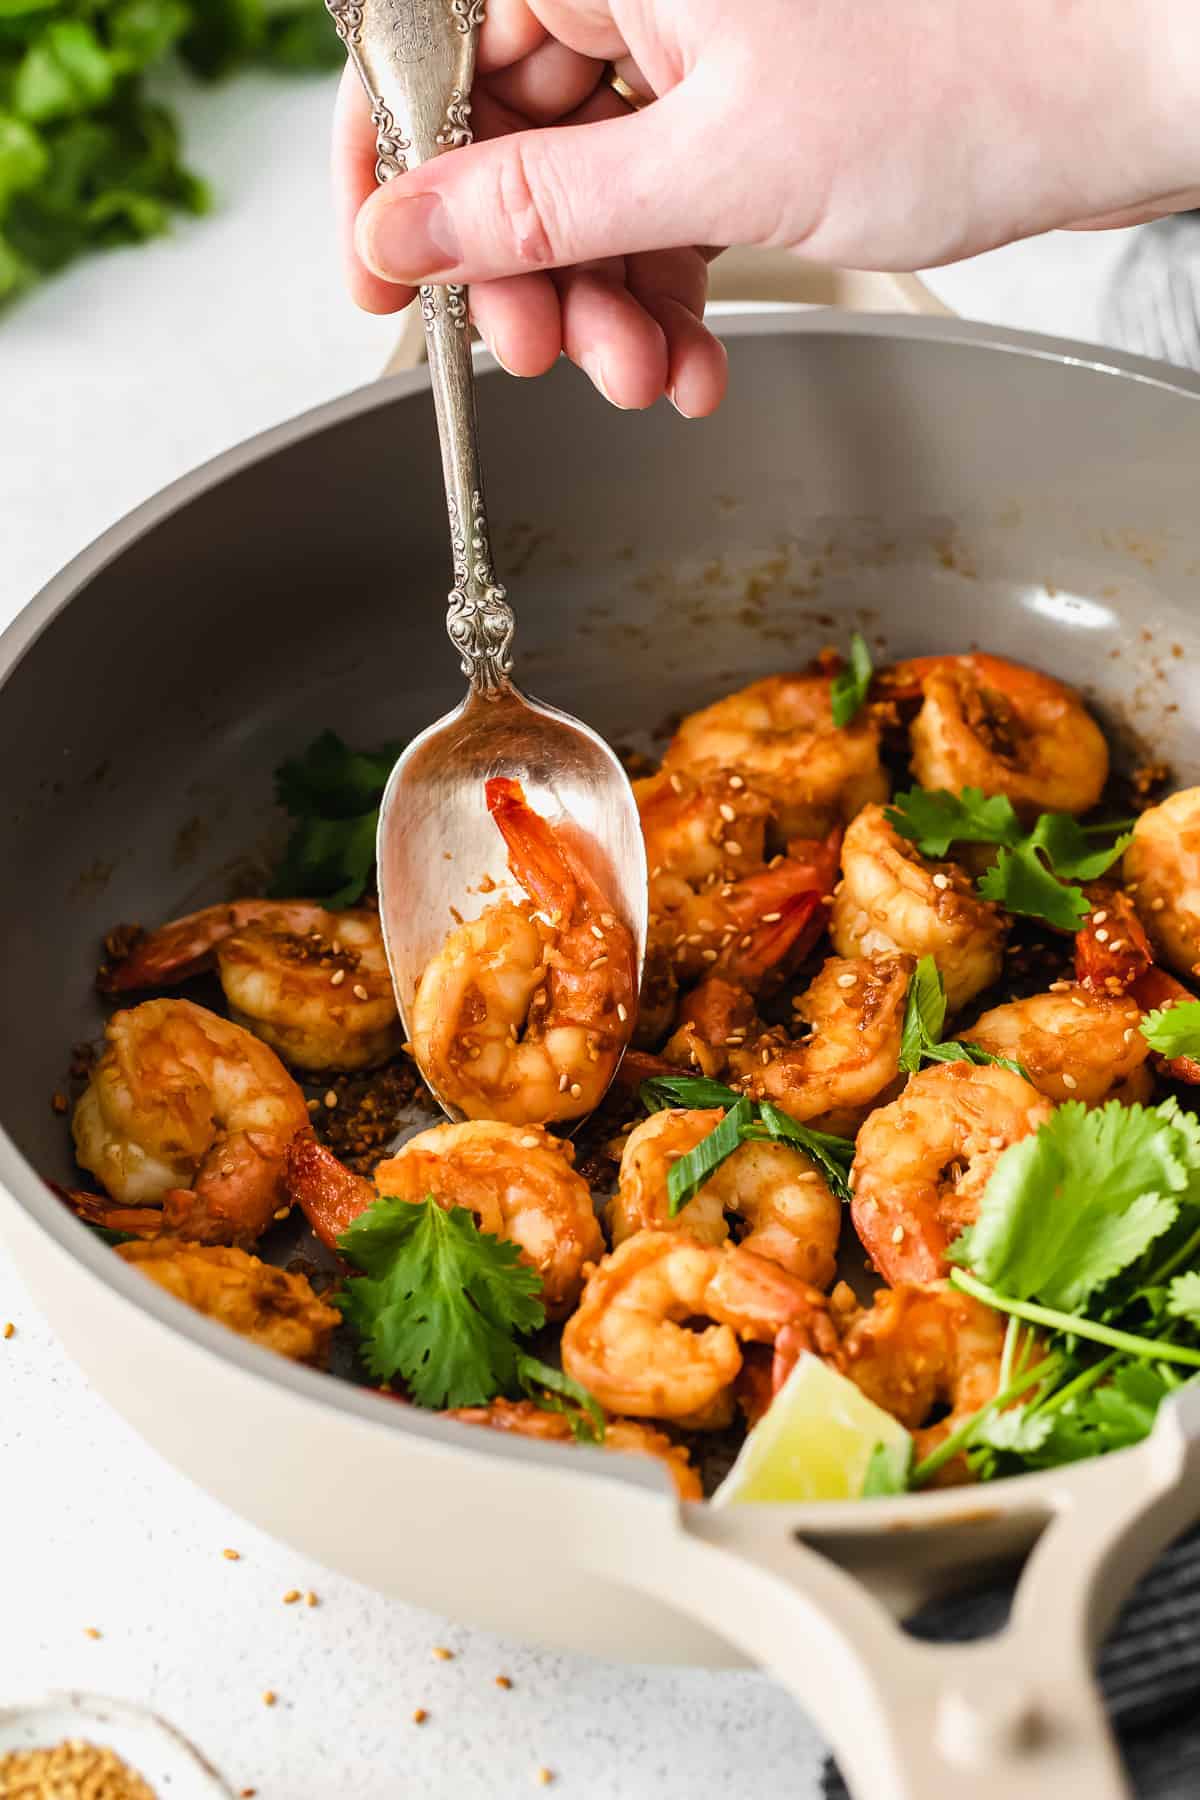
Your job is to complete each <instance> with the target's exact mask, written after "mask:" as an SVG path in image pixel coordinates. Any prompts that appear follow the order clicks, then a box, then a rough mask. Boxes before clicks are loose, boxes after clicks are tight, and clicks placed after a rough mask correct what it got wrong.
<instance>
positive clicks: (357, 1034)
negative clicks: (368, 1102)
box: [101, 900, 404, 1069]
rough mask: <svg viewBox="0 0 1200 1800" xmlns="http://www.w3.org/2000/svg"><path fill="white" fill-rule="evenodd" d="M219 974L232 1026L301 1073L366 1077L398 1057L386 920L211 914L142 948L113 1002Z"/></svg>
mask: <svg viewBox="0 0 1200 1800" xmlns="http://www.w3.org/2000/svg"><path fill="white" fill-rule="evenodd" d="M213 964H215V966H216V970H217V975H218V977H219V979H220V982H221V986H222V988H223V989H224V992H225V998H226V1000H227V1001H228V1002H229V1014H230V1017H231V1018H232V1019H233V1020H234V1021H235V1022H236V1023H237V1024H239V1025H244V1026H245V1027H246V1029H247V1031H252V1032H253V1033H254V1035H255V1037H260V1038H262V1039H263V1041H264V1042H265V1043H268V1044H270V1045H271V1047H272V1049H274V1050H278V1052H279V1054H280V1056H282V1057H283V1058H284V1059H285V1061H287V1062H289V1063H290V1064H291V1065H292V1066H293V1068H297V1069H366V1068H370V1067H372V1066H373V1065H374V1064H375V1063H380V1062H386V1061H387V1059H388V1057H390V1056H394V1055H395V1054H396V1053H397V1051H398V1050H399V1049H400V1046H401V1043H402V1042H403V1038H404V1033H403V1030H402V1028H401V1025H400V1018H399V1014H398V1013H397V1011H396V1002H395V999H394V997H393V994H392V979H391V976H390V975H389V974H388V966H387V957H386V956H385V954H384V949H383V934H382V932H381V930H380V926H379V914H378V913H376V912H373V911H371V910H369V909H368V908H366V907H359V908H355V909H352V910H347V911H346V912H327V911H326V910H325V908H324V907H323V906H316V905H314V904H311V903H310V902H309V901H307V900H234V901H231V902H230V904H229V905H227V906H207V907H205V908H204V910H203V912H197V913H190V914H189V915H188V916H187V918H184V919H176V920H175V921H174V922H173V923H172V924H170V925H163V926H161V927H160V928H159V930H157V931H152V932H150V933H148V935H147V936H145V937H143V938H140V939H138V940H137V941H136V942H135V943H134V945H133V947H132V949H131V951H130V952H129V954H128V955H127V956H125V957H123V958H122V959H121V960H120V961H119V962H117V963H116V964H115V965H114V966H113V967H111V968H109V969H107V970H106V971H105V972H104V974H103V975H102V977H101V986H102V987H103V988H104V989H105V990H106V992H108V993H113V994H121V993H128V992H129V991H131V990H132V989H135V988H151V987H172V986H174V984H175V983H176V982H180V981H185V980H187V978H188V977H189V976H191V975H196V974H198V973H199V972H200V971H201V970H202V969H206V968H208V967H210V966H211V965H213Z"/></svg>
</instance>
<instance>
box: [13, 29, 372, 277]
mask: <svg viewBox="0 0 1200 1800" xmlns="http://www.w3.org/2000/svg"><path fill="white" fill-rule="evenodd" d="M173 56H177V57H178V58H180V59H181V60H182V62H183V63H184V65H185V66H186V67H187V68H188V69H190V70H191V72H192V73H193V74H194V75H196V76H197V77H198V78H200V79H201V80H208V81H211V80H218V79H220V78H222V77H224V76H227V75H230V74H232V73H234V72H235V71H236V70H238V69H240V68H242V67H244V66H245V65H247V64H249V63H260V64H269V65H274V66H275V67H277V68H283V69H316V68H330V69H334V68H337V67H339V66H340V65H341V62H342V60H343V51H342V46H341V43H340V42H339V40H338V38H337V36H336V34H335V32H334V30H333V26H332V24H331V22H330V20H329V17H328V15H327V13H326V11H325V7H324V4H323V0H0V306H2V305H3V304H4V302H5V301H7V300H11V299H12V298H13V297H15V296H16V295H18V294H19V293H21V292H22V291H23V290H24V289H26V288H27V287H29V286H30V285H31V284H32V283H33V282H35V281H38V280H39V279H40V278H41V277H42V276H45V275H49V274H52V273H53V272H54V271H55V270H57V269H61V268H63V267H64V266H65V265H66V264H67V263H69V262H70V261H72V259H73V258H74V257H77V256H80V255H82V254H84V253H85V252H86V251H88V250H92V249H98V248H101V247H103V246H106V245H110V244H128V243H136V242H139V241H141V240H142V239H145V238H150V237H155V236H157V235H158V234H159V233H160V232H163V231H165V230H166V229H167V228H168V225H169V223H170V219H171V214H172V213H173V212H178V211H182V212H190V213H200V212H204V211H205V210H206V209H207V207H208V205H209V193H208V189H207V187H206V186H205V184H204V181H203V180H202V179H201V178H200V177H199V176H198V175H196V174H193V172H192V171H191V170H190V169H188V168H187V167H186V165H185V164H184V162H183V160H182V156H181V149H180V139H179V130H178V127H177V124H176V121H175V119H174V117H173V116H172V114H171V112H170V111H169V109H168V108H167V107H165V106H163V105H161V104H159V103H158V102H157V101H155V100H154V99H152V98H151V97H150V96H149V94H148V92H147V83H146V75H147V72H148V71H151V70H153V69H154V68H155V66H156V65H158V64H160V63H163V62H164V61H165V60H166V59H168V58H170V57H173Z"/></svg>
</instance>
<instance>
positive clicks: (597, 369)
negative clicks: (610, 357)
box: [579, 351, 630, 412]
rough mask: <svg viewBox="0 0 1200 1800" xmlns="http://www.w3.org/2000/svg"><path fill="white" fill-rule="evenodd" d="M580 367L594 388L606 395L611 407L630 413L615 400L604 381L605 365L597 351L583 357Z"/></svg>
mask: <svg viewBox="0 0 1200 1800" xmlns="http://www.w3.org/2000/svg"><path fill="white" fill-rule="evenodd" d="M579 366H580V368H581V369H582V370H583V372H584V374H585V375H586V376H587V378H588V380H589V381H590V382H591V383H592V386H593V387H595V388H597V389H598V390H599V392H600V393H602V394H603V395H604V398H605V399H606V400H607V401H608V404H609V405H610V406H615V407H616V409H617V411H618V412H629V411H630V408H629V407H628V406H622V405H621V402H620V401H619V400H614V399H613V397H612V395H611V393H610V392H609V389H608V383H607V382H606V381H605V379H604V364H603V362H602V361H601V360H600V358H599V357H598V356H597V355H596V353H595V351H589V352H588V354H587V355H586V356H581V357H580V359H579Z"/></svg>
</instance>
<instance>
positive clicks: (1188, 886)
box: [1121, 787, 1200, 975]
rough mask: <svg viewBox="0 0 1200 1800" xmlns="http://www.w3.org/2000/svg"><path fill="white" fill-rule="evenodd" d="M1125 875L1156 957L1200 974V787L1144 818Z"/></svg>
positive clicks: (1185, 790)
mask: <svg viewBox="0 0 1200 1800" xmlns="http://www.w3.org/2000/svg"><path fill="white" fill-rule="evenodd" d="M1121 872H1122V874H1123V876H1124V878H1125V880H1126V881H1127V882H1128V884H1129V887H1130V889H1131V891H1133V892H1134V894H1135V898H1136V904H1137V910H1138V917H1139V918H1140V919H1141V921H1142V923H1143V925H1144V926H1145V927H1146V930H1147V931H1148V932H1149V934H1150V941H1151V943H1152V944H1153V945H1154V949H1155V951H1156V953H1157V954H1158V956H1159V957H1160V958H1161V959H1162V961H1163V962H1165V963H1168V964H1169V965H1170V967H1171V968H1173V969H1174V970H1175V971H1176V973H1177V974H1179V975H1195V974H1198V973H1200V787H1192V788H1181V789H1180V791H1179V793H1177V794H1171V795H1169V796H1168V798H1167V799H1165V800H1164V801H1163V802H1162V804H1161V805H1159V806H1152V807H1151V808H1150V809H1149V811H1148V812H1144V813H1143V814H1142V816H1141V818H1140V819H1139V820H1138V822H1137V824H1136V825H1135V826H1134V828H1133V842H1132V843H1131V844H1130V846H1129V848H1128V849H1127V850H1126V852H1125V858H1124V862H1123V863H1122V868H1121Z"/></svg>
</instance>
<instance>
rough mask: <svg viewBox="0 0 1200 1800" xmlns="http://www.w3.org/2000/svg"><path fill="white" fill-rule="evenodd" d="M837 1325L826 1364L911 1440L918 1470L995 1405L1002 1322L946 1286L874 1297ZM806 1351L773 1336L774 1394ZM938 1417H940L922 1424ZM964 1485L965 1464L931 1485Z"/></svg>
mask: <svg viewBox="0 0 1200 1800" xmlns="http://www.w3.org/2000/svg"><path fill="white" fill-rule="evenodd" d="M834 1316H835V1317H838V1314H837V1311H836V1309H835V1313H834ZM839 1322H840V1324H841V1328H842V1331H843V1336H842V1340H841V1343H840V1344H839V1345H838V1347H837V1350H836V1352H835V1353H834V1354H833V1355H832V1356H831V1357H829V1359H828V1360H830V1361H831V1362H833V1363H834V1365H835V1366H836V1367H837V1368H839V1369H841V1370H842V1372H843V1373H844V1374H846V1375H848V1376H849V1377H850V1379H851V1381H853V1382H854V1383H855V1385H856V1386H857V1387H859V1388H861V1389H862V1391H863V1393H864V1394H866V1396H867V1397H868V1399H870V1400H873V1401H874V1402H875V1404H876V1406H881V1407H882V1408H883V1410H884V1411H885V1412H889V1413H891V1414H892V1416H893V1418H896V1419H898V1420H899V1421H900V1423H901V1424H902V1425H904V1426H906V1427H907V1429H908V1430H909V1431H911V1432H912V1434H913V1439H914V1451H915V1454H916V1458H917V1461H918V1462H919V1461H920V1460H921V1458H922V1457H926V1456H928V1455H929V1453H930V1451H932V1450H935V1449H936V1448H937V1446H938V1445H939V1444H940V1443H942V1442H943V1440H944V1439H945V1438H947V1437H949V1436H950V1433H951V1432H952V1431H955V1430H956V1429H957V1428H958V1426H959V1425H961V1424H963V1422H964V1421H965V1420H966V1419H968V1418H970V1417H971V1415H972V1414H973V1413H977V1412H978V1411H979V1409H980V1407H983V1406H987V1405H988V1403H989V1402H990V1401H992V1400H994V1399H995V1397H996V1394H997V1392H998V1390H999V1386H1000V1367H1001V1359H1002V1357H1003V1353H1004V1336H1005V1330H1006V1326H1007V1320H1006V1319H1005V1318H1004V1316H1003V1314H1001V1313H998V1312H996V1311H994V1310H993V1309H992V1308H991V1307H990V1306H982V1305H980V1303H979V1301H978V1300H973V1299H972V1298H971V1296H970V1295H969V1294H961V1293H959V1292H958V1290H957V1289H956V1288H952V1287H951V1286H950V1285H949V1283H948V1282H935V1283H934V1284H933V1285H932V1286H925V1287H912V1286H904V1287H894V1288H884V1289H881V1290H880V1291H879V1292H878V1293H877V1294H876V1295H875V1299H874V1304H873V1305H871V1306H869V1307H864V1308H862V1309H860V1310H857V1311H854V1312H851V1313H849V1314H846V1313H842V1314H841V1315H840V1320H839ZM808 1347H809V1345H808V1343H807V1340H806V1339H805V1336H804V1333H803V1332H802V1331H796V1330H794V1329H792V1330H789V1331H788V1332H786V1333H782V1334H781V1335H780V1339H779V1343H778V1346H777V1349H776V1356H775V1369H774V1385H775V1387H776V1388H778V1387H780V1386H782V1384H783V1382H784V1381H785V1380H786V1379H787V1376H788V1375H789V1374H790V1373H791V1368H792V1365H793V1364H794V1363H795V1360H796V1357H797V1355H798V1354H799V1351H800V1350H801V1349H805V1348H808ZM943 1409H944V1410H943ZM938 1410H943V1417H941V1418H939V1419H938V1421H937V1423H936V1424H933V1425H931V1424H928V1423H927V1421H928V1420H929V1418H930V1415H931V1414H932V1413H934V1412H935V1411H938ZM968 1480H970V1473H969V1471H968V1468H967V1463H966V1458H965V1457H962V1456H959V1457H956V1458H955V1459H954V1460H953V1461H952V1462H949V1463H947V1464H946V1465H945V1467H944V1468H943V1469H942V1470H940V1471H939V1474H938V1475H937V1477H935V1484H936V1485H939V1486H942V1485H949V1484H951V1483H955V1482H962V1481H968Z"/></svg>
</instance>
